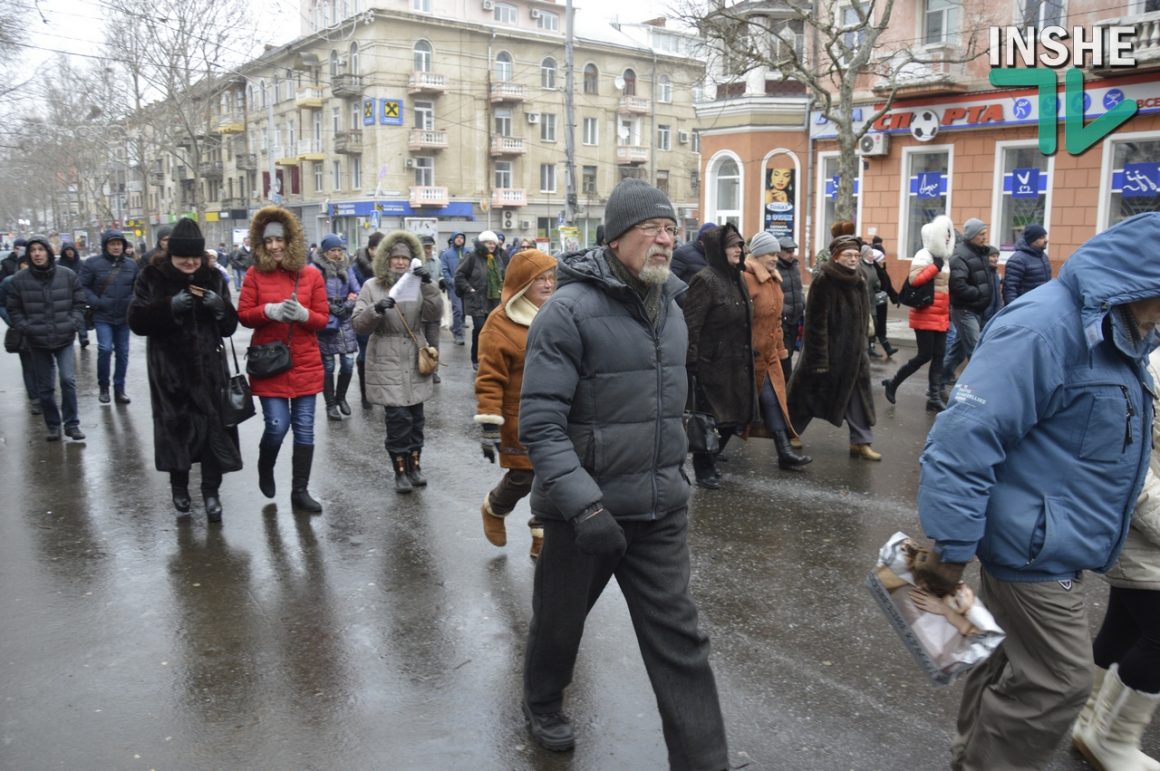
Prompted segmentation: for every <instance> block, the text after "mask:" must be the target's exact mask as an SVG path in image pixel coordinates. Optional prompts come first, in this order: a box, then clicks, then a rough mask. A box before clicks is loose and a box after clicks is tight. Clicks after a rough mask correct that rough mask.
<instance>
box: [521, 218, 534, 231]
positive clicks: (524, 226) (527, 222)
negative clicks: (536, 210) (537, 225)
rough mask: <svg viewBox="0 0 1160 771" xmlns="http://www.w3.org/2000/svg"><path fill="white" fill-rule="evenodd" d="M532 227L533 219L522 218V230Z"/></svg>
mask: <svg viewBox="0 0 1160 771" xmlns="http://www.w3.org/2000/svg"><path fill="white" fill-rule="evenodd" d="M531 227H532V222H531V220H520V230H528V229H530V228H531Z"/></svg>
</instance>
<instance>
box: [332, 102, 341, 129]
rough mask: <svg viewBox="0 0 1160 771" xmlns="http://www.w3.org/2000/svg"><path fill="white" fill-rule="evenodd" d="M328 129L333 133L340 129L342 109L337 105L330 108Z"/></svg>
mask: <svg viewBox="0 0 1160 771" xmlns="http://www.w3.org/2000/svg"><path fill="white" fill-rule="evenodd" d="M330 130H331V131H333V132H334V133H335V134H337V133H338V132H339V131H342V110H341V109H340V108H338V107H331V108H330Z"/></svg>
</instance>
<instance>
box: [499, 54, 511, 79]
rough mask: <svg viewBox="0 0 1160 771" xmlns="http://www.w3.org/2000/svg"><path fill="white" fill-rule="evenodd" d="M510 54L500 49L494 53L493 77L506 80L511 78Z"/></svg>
mask: <svg viewBox="0 0 1160 771" xmlns="http://www.w3.org/2000/svg"><path fill="white" fill-rule="evenodd" d="M512 69H513V68H512V55H511V54H509V53H508V52H507V51H500V52H499V53H498V54H496V55H495V79H496V80H498V81H501V82H506V81H509V80H511V79H512Z"/></svg>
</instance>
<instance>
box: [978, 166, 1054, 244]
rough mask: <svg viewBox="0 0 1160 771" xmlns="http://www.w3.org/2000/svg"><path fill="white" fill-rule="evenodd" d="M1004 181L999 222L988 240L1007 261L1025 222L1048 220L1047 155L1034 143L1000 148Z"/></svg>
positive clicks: (1026, 224)
mask: <svg viewBox="0 0 1160 771" xmlns="http://www.w3.org/2000/svg"><path fill="white" fill-rule="evenodd" d="M1001 153H1002V155H1001V157H1002V162H1003V171H1002V174H1003V185H1002V188H1001V190H1000V195H1001V200H1000V203H999V223H998V224H999V226H998V228H995V227H992V228H991V236H990V238H991V243H993V244H995V245H997V246H998V247H999V253H1000V259H1001V261H1002V262H1006V261H1007V258H1008V257H1009V256H1011V252H1013V251H1014V250H1015V245H1016V244H1017V243H1019V239H1020V238H1022V237H1023V229H1024V228H1026V227H1027V226H1028V225H1033V224H1040V225H1046V224H1047V189H1048V187H1049V185H1050V180H1049V179H1048V171H1049V166H1048V158H1047V156H1045V155H1044V154H1043V153H1041V152H1039V148H1038V147H1037V146H1036V145H1035V144H1030V145H1027V146H1026V147H1005V148H1002V150H1001Z"/></svg>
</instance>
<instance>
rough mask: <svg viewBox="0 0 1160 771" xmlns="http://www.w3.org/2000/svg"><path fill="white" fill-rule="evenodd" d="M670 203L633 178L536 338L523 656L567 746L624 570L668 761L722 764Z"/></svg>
mask: <svg viewBox="0 0 1160 771" xmlns="http://www.w3.org/2000/svg"><path fill="white" fill-rule="evenodd" d="M676 222H677V217H676V212H675V211H674V209H673V207H672V204H671V203H670V202H669V200H668V199H667V198H666V197H665V195H664V194H663V193H661V192H660V191H659V190H657V189H656V188H654V187H652V186H650V185H648V184H647V183H645V182H643V181H641V180H637V179H628V180H625V181H624V182H621V183H620V184H619V185H617V187H616V188H615V189H614V190H613V191H612V194H611V196H610V197H609V199H608V205H607V208H606V209H605V216H604V224H605V231H606V233H607V234H608V236H609V240H608V246H607V247H603V248H597V249H594V250H591V251H588V252H585V253H573V254H568V255H564V256H563V257H562V258H560V261H559V265H558V268H557V271H558V276H559V285H558V286H559V288H558V289H557V290H556V293H555V294H553V295H552V297H551V299H549V300H548V301H547V302H546V303H545V304H544V306H543V307H542V308H541V309H540V311H539V313H538V314H537V315H536V319H535V321H534V322H532V325H531V329H530V331H529V334H528V345H527V358H526V364H525V367H524V383H523V390H522V396H521V401H520V440H521V441H522V442H523V443H524V444H525V445H527V448H528V455H529V456H530V457H531V460H532V465H533V467H534V470H535V482H534V484H533V486H532V497H531V508H532V513H533V514H534V515H535V516H537V517H539V518H540V519H541V520H542V521H543V523H544V547H543V551H542V552H541V554H540V559H539V561H538V563H537V564H536V578H535V588H534V590H533V592H534V593H533V599H532V605H533V616H532V621H531V625H530V629H529V633H528V649H527V655H526V657H525V668H524V704H523V709H524V716H525V718H526V719H527V721H528V724H529V726H530V728H531V732H532V735H533V737H534V738H535V739H536V741H537V742H539V744H540V745H541V746H543V747H545V748H547V749H550V750H555V751H566V750H570V749H572V747H573V746H574V744H575V738H574V736H573V732H572V726H571V723H570V722H569V720H568V718H567V717H566V716H565V715H564V714H563V711H562V709H563V700H564V689H565V688H566V687H567V686H568V685H569V684H570V683H571V680H572V670H573V667H574V665H575V662H576V653H577V649H578V648H579V645H580V637H581V635H582V634H583V631H584V621H585V617H586V616H587V614H588V609H589V606H590V605H591V604H592V603H593V602H594V600H595V598H596V597H597V596H599V594H600V593H601V591H602V590H603V588H604V586H605V585H606V584H607V582H608V580H609V579H610V578H612V577H613V576H615V577H616V581H617V584H619V586H620V589H621V591H622V592H623V594H624V597H625V600H626V601H627V603H628V608H629V614H630V615H631V616H632V621H633V626H634V627H635V629H636V632H637V640H638V643H639V645H640V648H641V654H642V656H643V658H644V664H645V669H646V670H647V671H648V674H649V679H650V680H651V681H652V683H653V689H654V691H655V693H656V699H657V704H658V706H659V708H660V713H661V722H662V725H663V727H664V735H665V742H666V744H667V746H668V751H669V763H670V766H671V767H672V768H674V769H690V770H691V771H692V770H704V771H708V769H723V768H726V767H727V766H728V757H727V749H726V743H725V728H724V722H723V720H722V717H721V708H720V704H719V701H718V697H717V686H716V683H715V681H714V678H713V672H712V670H711V669H710V667H709V641H708V638H707V637H706V636H705V634H703V633H702V632H701V631H700V630H699V629H698V627H697V609H696V607H695V606H694V605H693V601H692V598H691V597H690V596H689V549H688V539H687V530H688V517H687V504H688V497H689V482H688V478H687V476H686V475H685V473H684V470H683V465H684V462H685V454H686V444H687V440H686V438H685V431H684V426H683V422H682V419H681V418H682V414H683V412H684V408H685V398H686V392H687V385H686V374H685V354H686V350H687V347H688V346H687V339H688V332H687V330H686V328H685V320H684V317H683V316H682V314H681V311H680V308H678V307H677V305H676V302H675V298H676V296H677V295H678V294H679V293H680V292H683V291H684V289H685V285H684V283H683V282H681V281H680V280H679V279H677V278H676V277H674V276H670V275H669V263H670V261H671V259H672V249H673V243H674V239H675V236H676Z"/></svg>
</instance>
